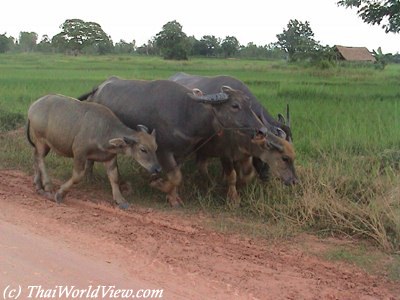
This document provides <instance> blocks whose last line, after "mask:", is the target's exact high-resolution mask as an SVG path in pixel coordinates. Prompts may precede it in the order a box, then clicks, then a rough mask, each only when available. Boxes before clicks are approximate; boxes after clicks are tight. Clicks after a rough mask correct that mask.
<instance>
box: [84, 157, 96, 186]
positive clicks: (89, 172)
mask: <svg viewBox="0 0 400 300" xmlns="http://www.w3.org/2000/svg"><path fill="white" fill-rule="evenodd" d="M93 167H94V161H93V160H89V159H88V160H87V161H86V163H85V177H86V179H87V180H89V181H93V179H94V175H93Z"/></svg>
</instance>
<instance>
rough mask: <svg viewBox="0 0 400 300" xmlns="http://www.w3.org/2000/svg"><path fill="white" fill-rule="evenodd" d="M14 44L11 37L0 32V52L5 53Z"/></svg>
mask: <svg viewBox="0 0 400 300" xmlns="http://www.w3.org/2000/svg"><path fill="white" fill-rule="evenodd" d="M13 44H14V38H13V37H7V36H6V34H5V33H4V34H0V53H5V52H7V51H9V50H10V49H11V46H12V45H13Z"/></svg>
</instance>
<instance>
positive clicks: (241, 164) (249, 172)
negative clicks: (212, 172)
mask: <svg viewBox="0 0 400 300" xmlns="http://www.w3.org/2000/svg"><path fill="white" fill-rule="evenodd" d="M234 166H235V170H236V175H237V177H238V180H237V181H238V182H237V185H238V186H240V185H247V184H248V183H249V182H250V181H251V180H252V179H253V178H254V175H255V172H254V167H253V162H252V157H251V156H250V157H248V158H245V159H242V160H239V161H235V162H234Z"/></svg>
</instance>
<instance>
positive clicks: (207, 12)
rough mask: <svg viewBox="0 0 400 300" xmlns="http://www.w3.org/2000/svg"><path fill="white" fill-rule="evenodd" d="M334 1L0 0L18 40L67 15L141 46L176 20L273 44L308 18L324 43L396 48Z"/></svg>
mask: <svg viewBox="0 0 400 300" xmlns="http://www.w3.org/2000/svg"><path fill="white" fill-rule="evenodd" d="M336 2H337V0H275V1H260V0H235V1H234V0H230V1H227V0H200V1H188V0H186V1H184V0H140V1H135V0H130V1H129V0H113V1H110V0H107V1H105V0H103V1H101V0H97V1H93V0H80V1H78V0H67V1H57V0H8V1H7V0H6V1H3V2H2V4H1V10H0V34H3V33H6V35H7V36H13V37H15V38H18V36H19V32H21V31H28V32H32V31H33V32H36V33H37V34H38V35H39V41H40V40H41V37H42V35H44V34H47V35H48V36H49V37H50V38H51V37H52V36H54V35H55V34H57V33H59V32H60V31H61V29H60V25H61V24H62V23H63V22H64V21H65V20H67V19H82V20H83V21H86V22H89V21H90V22H96V23H99V24H100V26H101V27H102V29H103V30H104V32H106V33H107V34H108V35H110V36H111V38H112V40H113V42H114V43H116V42H119V41H120V40H121V39H123V40H125V41H126V42H131V41H132V40H135V41H136V45H137V46H141V45H142V44H143V43H146V42H147V41H148V40H149V39H151V38H152V37H153V36H155V35H156V34H157V33H158V32H160V31H161V30H162V26H163V25H164V24H166V23H167V22H170V21H174V20H176V21H177V22H179V23H180V24H181V25H182V30H183V32H185V33H186V34H187V35H188V36H192V35H194V36H195V37H196V38H197V39H201V37H202V36H204V35H214V36H216V37H219V38H222V39H224V38H225V37H226V36H235V37H236V38H237V39H238V40H239V42H240V44H242V45H247V43H249V42H253V43H255V44H257V45H260V46H261V45H266V44H269V43H272V42H276V41H277V38H276V35H277V34H279V33H282V32H283V30H284V29H285V28H286V27H287V24H288V22H289V20H291V19H297V20H299V21H301V22H305V21H308V22H309V23H310V27H311V29H312V31H313V32H314V38H315V40H316V41H319V42H320V44H322V45H329V46H333V45H342V46H353V47H367V48H368V49H369V50H370V51H372V50H376V49H378V47H381V48H382V51H383V52H384V53H393V54H394V53H397V52H400V34H393V33H388V34H387V33H385V31H384V30H383V29H382V28H381V27H380V26H379V25H368V24H366V23H364V22H363V21H362V19H361V18H360V17H358V16H357V13H356V10H355V9H346V8H344V7H341V6H340V7H339V6H337V5H336Z"/></svg>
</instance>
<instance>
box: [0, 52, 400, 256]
mask: <svg viewBox="0 0 400 300" xmlns="http://www.w3.org/2000/svg"><path fill="white" fill-rule="evenodd" d="M176 72H187V73H192V74H200V75H218V74H225V75H231V76H234V77H237V78H239V79H241V80H242V81H244V82H245V83H246V84H247V85H248V86H249V88H250V89H251V90H252V91H253V93H254V94H255V95H256V96H257V97H258V99H259V100H260V101H261V102H262V103H263V105H264V106H265V107H267V109H268V111H269V112H270V113H271V114H272V115H274V116H276V115H277V113H279V112H282V111H284V109H285V107H286V103H289V105H290V109H291V117H292V130H293V136H294V145H295V148H296V154H297V161H296V167H297V170H298V173H299V177H300V179H301V184H300V185H298V186H297V187H295V188H292V189H290V188H285V187H283V186H282V184H281V183H280V182H276V181H272V182H269V183H267V184H260V182H258V181H255V182H253V183H252V184H250V185H249V186H248V187H245V188H244V189H242V190H241V195H242V203H241V207H240V208H238V209H234V210H230V209H229V208H228V206H227V205H226V202H225V199H224V193H225V190H224V187H223V185H222V183H221V179H220V176H219V174H220V173H219V166H218V164H214V165H213V166H212V168H213V170H212V172H211V173H212V174H213V175H212V176H213V179H214V182H215V183H214V184H213V185H211V186H207V185H205V184H204V180H203V179H202V178H199V176H198V175H197V174H196V172H195V166H194V165H193V163H191V162H189V163H188V164H186V165H185V167H184V180H185V181H184V184H183V186H182V188H181V194H182V196H183V197H184V199H185V201H186V203H187V206H186V208H185V209H187V210H188V212H190V211H195V210H199V209H201V210H204V211H208V212H210V213H212V212H217V213H219V212H223V213H224V214H225V213H226V214H227V215H228V217H227V218H226V219H227V220H228V219H230V216H231V217H234V218H240V220H241V223H246V222H247V220H248V224H249V225H248V226H249V227H252V226H253V225H252V224H254V222H258V224H261V225H260V226H261V227H263V226H264V227H263V229H262V230H261V232H264V233H265V234H266V235H267V232H268V228H269V227H268V226H275V228H278V229H277V231H279V234H280V235H281V234H284V233H283V232H288V234H291V233H292V232H297V231H298V230H308V231H313V232H317V233H320V234H344V235H350V236H354V237H359V238H363V239H367V240H369V241H372V242H373V243H375V244H377V245H379V246H380V247H381V248H383V249H385V250H388V251H400V246H399V245H400V194H399V188H398V187H399V183H400V176H399V173H400V162H399V161H400V107H399V106H400V104H399V101H400V85H399V84H398V83H399V82H400V66H399V65H389V66H387V67H386V69H385V70H383V71H379V70H376V69H375V68H374V67H368V66H363V67H359V66H336V67H332V68H329V69H319V68H317V67H309V66H300V65H290V64H286V63H285V62H281V61H276V62H270V61H257V60H251V61H249V60H223V59H192V60H190V61H184V62H176V61H165V60H162V59H160V58H155V57H138V56H121V57H119V56H96V57H93V56H78V57H69V56H63V55H40V54H18V55H16V54H2V55H0V132H1V131H7V130H11V129H13V128H17V127H19V126H21V125H22V124H23V123H24V118H25V115H26V111H27V109H28V107H29V105H30V104H31V103H32V102H33V101H35V100H36V99H37V98H39V97H41V96H43V95H45V94H48V93H60V94H65V95H68V96H72V97H77V96H79V95H81V94H83V93H85V92H88V91H90V90H91V89H92V88H93V87H94V86H96V85H97V84H99V83H100V82H102V81H103V80H104V79H106V78H107V77H109V76H111V75H117V76H120V77H124V78H130V79H147V80H152V79H166V78H168V77H169V76H171V75H173V74H174V73H176ZM31 164H32V163H31V158H30V147H29V145H28V144H27V143H26V141H25V140H24V137H23V134H22V133H21V134H17V135H11V136H10V135H4V134H3V135H2V136H1V137H0V166H1V167H3V168H4V167H11V168H12V167H15V168H20V169H24V170H31ZM121 165H122V170H121V171H122V173H123V175H124V177H128V178H131V179H132V183H133V185H134V193H133V195H132V196H131V198H130V200H132V201H136V202H141V203H142V204H143V205H154V204H153V203H157V204H155V205H156V206H157V205H161V206H162V207H166V206H167V205H166V203H165V202H164V198H163V195H162V194H161V193H159V192H157V191H154V190H152V189H150V188H149V187H147V186H146V182H147V181H146V179H145V177H144V176H143V175H142V174H144V173H143V172H142V171H140V168H139V167H137V165H135V164H133V165H134V168H132V163H131V162H126V163H123V164H121ZM48 168H49V170H51V172H50V173H51V174H52V175H53V176H55V177H58V178H60V179H65V178H67V177H68V176H69V174H70V170H71V169H70V168H71V167H70V162H69V160H65V159H60V158H59V157H56V156H51V157H50V158H49V160H48ZM97 172H98V173H100V174H102V177H101V178H102V179H101V180H102V181H103V182H106V177H105V176H104V170H102V169H101V168H99V169H98V171H97ZM139 199H140V200H139ZM227 222H228V223H227V224H229V221H227ZM227 224H223V223H221V224H220V225H218V226H219V227H220V228H221V229H223V228H224V227H226V226H228V227H229V226H230V225H227ZM260 226H258V227H260ZM270 228H272V227H270ZM290 228H293V229H294V230H291V229H290Z"/></svg>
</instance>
